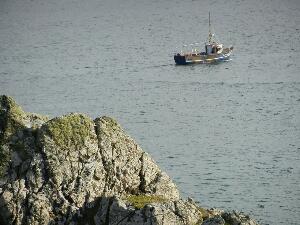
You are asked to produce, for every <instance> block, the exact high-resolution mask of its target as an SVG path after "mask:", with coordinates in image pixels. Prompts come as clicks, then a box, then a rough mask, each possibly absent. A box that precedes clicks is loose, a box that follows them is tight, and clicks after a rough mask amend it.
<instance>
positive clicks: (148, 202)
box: [0, 96, 256, 225]
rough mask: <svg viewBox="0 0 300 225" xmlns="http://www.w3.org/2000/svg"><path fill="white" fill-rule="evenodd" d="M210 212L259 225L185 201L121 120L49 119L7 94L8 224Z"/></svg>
mask: <svg viewBox="0 0 300 225" xmlns="http://www.w3.org/2000/svg"><path fill="white" fill-rule="evenodd" d="M203 212H205V219H209V218H212V219H211V220H212V221H213V220H214V219H213V218H214V217H217V216H221V217H224V219H225V221H226V222H227V223H230V224H231V225H236V224H238V222H239V221H242V222H243V224H244V225H256V223H255V222H253V220H251V219H250V218H249V217H246V216H244V215H242V214H239V213H234V214H233V213H228V214H224V212H219V213H216V212H213V213H212V212H209V211H208V210H205V209H203V208H200V207H199V206H197V205H196V204H195V203H194V202H192V201H190V200H188V201H184V200H182V199H181V198H180V195H179V191H178V189H177V188H176V185H175V184H174V183H173V182H172V180H171V179H170V177H169V176H168V175H167V174H166V173H164V172H163V171H161V169H160V168H159V167H158V166H157V165H156V163H155V162H154V160H153V159H152V158H151V157H150V156H149V155H148V154H147V153H146V152H144V151H143V150H142V149H141V148H140V147H139V145H138V144H137V143H136V142H135V141H134V140H133V139H132V138H131V137H130V136H129V135H127V134H126V132H125V131H124V130H123V129H122V128H121V126H120V125H119V124H118V123H117V122H116V121H115V120H114V119H112V118H109V117H106V116H104V117H99V118H96V119H95V120H92V119H91V118H89V117H87V116H86V115H84V114H79V113H71V114H68V115H64V116H61V117H56V118H53V119H51V120H49V119H48V118H47V117H44V116H40V115H37V114H32V113H26V112H24V111H23V110H22V109H21V107H20V106H18V105H17V104H16V103H15V102H14V100H13V99H12V98H10V97H7V96H0V225H4V224H5V225H23V224H24V225H37V224H41V225H52V224H53V225H54V224H72V225H76V224H80V225H83V224H84V225H100V224H101V225H103V224H105V225H117V224H119V225H162V224H163V225H174V224H175V225H195V224H201V223H202V220H203V217H204V216H203ZM208 222H209V221H208Z"/></svg>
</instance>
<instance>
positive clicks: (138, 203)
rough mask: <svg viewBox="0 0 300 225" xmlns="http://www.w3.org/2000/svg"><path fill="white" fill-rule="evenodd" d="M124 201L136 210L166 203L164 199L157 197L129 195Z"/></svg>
mask: <svg viewBox="0 0 300 225" xmlns="http://www.w3.org/2000/svg"><path fill="white" fill-rule="evenodd" d="M125 200H127V201H128V202H129V203H130V204H132V205H133V206H134V207H135V208H138V209H141V208H143V207H144V206H145V205H147V204H151V203H163V202H166V199H165V198H163V197H162V196H159V195H129V196H128V197H127V198H126V199H125Z"/></svg>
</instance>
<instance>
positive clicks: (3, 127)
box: [0, 95, 27, 143]
mask: <svg viewBox="0 0 300 225" xmlns="http://www.w3.org/2000/svg"><path fill="white" fill-rule="evenodd" d="M26 117H27V114H26V113H25V112H24V111H23V110H22V108H21V107H20V106H19V105H18V104H17V103H16V102H15V101H14V99H13V98H11V97H9V96H6V95H2V96H0V131H1V133H0V135H1V136H0V139H1V140H0V142H2V143H3V142H7V141H8V139H9V138H10V136H11V135H13V134H15V133H16V131H17V130H20V129H23V128H24V127H25V122H24V120H25V119H26Z"/></svg>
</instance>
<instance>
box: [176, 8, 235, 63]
mask: <svg viewBox="0 0 300 225" xmlns="http://www.w3.org/2000/svg"><path fill="white" fill-rule="evenodd" d="M208 21H209V22H208V23H209V32H208V43H205V51H203V52H199V51H198V50H197V48H192V50H191V51H187V52H186V51H183V50H181V52H180V53H175V55H174V60H175V63H176V64H177V65H187V64H195V63H209V64H210V63H217V62H222V61H227V60H229V59H230V55H231V54H232V51H233V47H232V46H231V47H228V48H224V47H223V44H221V43H220V42H219V41H217V40H216V39H215V35H214V34H212V32H211V24H210V13H209V14H208ZM191 46H193V47H194V45H193V44H192V45H191Z"/></svg>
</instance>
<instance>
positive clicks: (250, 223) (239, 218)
mask: <svg viewBox="0 0 300 225" xmlns="http://www.w3.org/2000/svg"><path fill="white" fill-rule="evenodd" d="M222 217H223V218H224V219H225V221H226V222H227V223H229V224H230V225H258V223H257V222H256V221H255V220H253V219H251V218H250V217H249V216H248V215H244V214H243V213H240V212H238V211H232V212H224V213H222Z"/></svg>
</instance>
